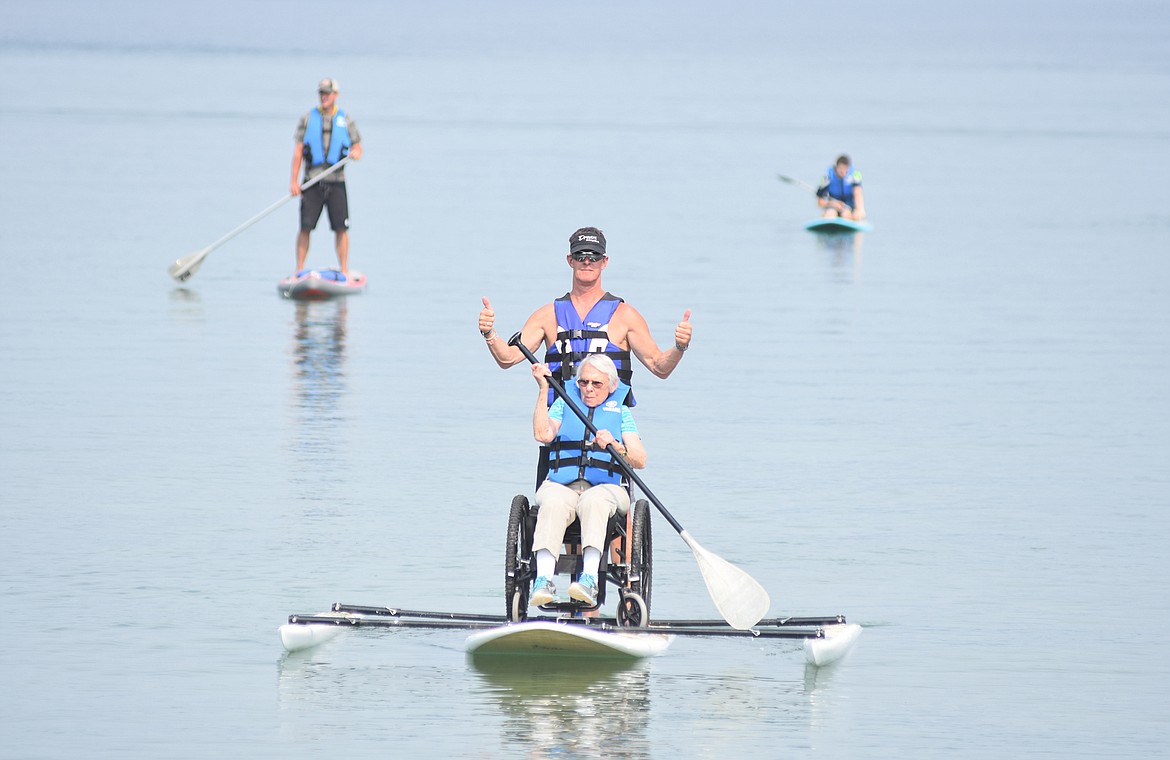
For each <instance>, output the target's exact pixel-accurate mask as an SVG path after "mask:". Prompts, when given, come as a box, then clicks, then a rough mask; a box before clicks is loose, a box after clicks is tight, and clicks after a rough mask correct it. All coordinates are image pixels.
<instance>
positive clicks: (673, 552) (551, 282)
mask: <svg viewBox="0 0 1170 760" xmlns="http://www.w3.org/2000/svg"><path fill="white" fill-rule="evenodd" d="M0 9H3V11H4V13H3V16H4V19H5V21H4V24H3V27H2V28H0V67H2V70H3V71H4V74H5V76H4V80H5V83H6V85H7V88H8V97H6V98H5V99H4V102H3V103H2V104H0V132H2V134H3V136H4V138H5V140H4V142H5V144H6V145H7V146H8V148H9V151H8V156H9V157H8V160H7V161H6V168H7V172H8V175H9V181H7V182H5V183H3V184H0V208H2V209H3V210H4V216H3V219H4V224H3V225H0V251H2V252H3V255H4V260H5V262H6V267H7V268H6V271H7V277H6V279H5V283H6V288H5V294H4V298H3V299H2V301H0V314H2V318H0V353H2V358H0V401H2V402H3V408H4V416H5V419H4V425H3V428H2V432H0V578H2V583H0V610H2V615H3V621H4V630H5V632H6V635H7V636H8V639H7V641H6V642H5V643H6V646H5V647H4V649H3V654H0V672H2V673H3V680H4V683H5V688H4V689H3V690H2V693H0V715H2V716H3V719H2V720H0V757H6V758H7V757H11V758H74V757H86V758H106V757H119V758H126V757H176V758H178V757H183V758H185V757H204V756H207V755H208V754H209V753H218V754H221V755H226V756H235V757H276V756H280V757H311V756H320V755H321V754H322V753H330V754H332V753H338V754H347V755H353V756H364V757H368V756H374V755H379V756H384V755H387V754H396V755H404V756H408V757H409V756H422V755H427V756H432V755H433V756H449V757H461V758H462V757H466V758H506V757H516V756H524V757H595V756H606V757H622V758H666V757H697V758H714V757H727V756H740V755H744V754H747V753H751V754H753V755H755V756H767V757H776V756H782V755H786V754H794V753H801V752H804V753H809V752H816V753H817V754H823V755H825V756H835V757H845V758H854V757H858V758H859V757H889V756H905V757H940V756H944V755H945V756H947V757H952V758H956V757H958V758H968V757H970V758H984V757H1034V756H1050V757H1103V756H1107V757H1143V758H1144V757H1152V756H1157V755H1160V754H1163V753H1164V752H1165V746H1166V742H1167V740H1168V739H1170V728H1168V723H1167V720H1166V717H1165V711H1166V706H1167V704H1168V702H1170V699H1168V698H1170V687H1168V686H1167V683H1168V679H1170V657H1167V654H1166V651H1165V648H1164V647H1163V646H1162V643H1161V636H1160V634H1159V631H1162V630H1164V629H1166V627H1167V626H1168V625H1170V597H1168V595H1167V593H1166V578H1167V577H1168V572H1170V568H1168V562H1167V559H1166V549H1165V547H1166V545H1167V539H1170V516H1168V515H1170V511H1168V507H1170V468H1168V464H1170V392H1168V390H1167V388H1168V384H1167V382H1166V380H1167V377H1170V211H1168V210H1167V205H1166V203H1165V199H1164V193H1163V192H1162V190H1161V188H1160V183H1161V180H1162V178H1164V177H1166V176H1168V175H1170V139H1168V138H1170V129H1168V127H1167V124H1170V43H1168V42H1167V40H1168V39H1170V35H1168V34H1167V32H1168V31H1170V6H1167V5H1166V4H1164V3H1158V2H1152V1H1150V2H1137V1H1135V2H1120V3H1103V2H1061V3H1058V2H1055V1H1054V0H1053V1H1051V2H1049V1H1048V0H1023V1H1022V2H1010V3H1009V2H1006V1H1004V2H992V3H981V4H970V5H968V6H966V7H965V8H964V9H962V10H959V9H953V8H947V7H946V6H939V5H938V4H928V3H923V2H915V1H914V0H895V2H893V3H886V4H878V5H875V4H870V3H854V2H844V3H835V4H832V5H824V6H815V7H814V6H809V5H807V4H795V3H764V2H759V3H746V2H745V3H731V4H723V5H719V6H715V5H709V4H706V3H697V2H683V3H678V4H671V5H670V6H667V5H655V6H650V5H648V4H647V5H637V4H626V3H617V2H601V3H593V4H589V5H587V6H579V5H569V4H564V3H556V4H550V3H536V2H517V3H495V4H487V3H482V4H481V3H471V2H439V3H429V4H424V3H394V4H388V3H374V2H361V1H360V0H359V1H358V2H355V3H350V4H347V5H346V6H345V7H344V8H341V7H339V8H337V9H327V8H325V7H323V6H320V5H317V4H310V3H305V2H302V1H301V0H295V1H294V2H282V3H276V2H251V3H233V4H229V3H226V2H222V0H214V1H212V2H206V3H199V4H194V5H188V6H173V5H167V4H159V5H157V6H154V5H146V4H139V3H134V2H129V0H121V1H114V2H105V3H101V4H97V3H93V4H91V3H83V2H79V1H78V0H57V1H55V2H54V1H53V0H46V2H43V3H38V4H36V5H35V6H34V5H33V4H29V3H23V2H3V3H0ZM326 16H328V17H331V18H333V19H335V20H334V21H333V22H332V23H330V25H329V28H327V29H317V28H315V25H316V24H317V23H318V20H319V19H322V18H323V17H326ZM324 76H333V77H336V78H337V79H339V80H340V82H341V86H342V95H341V104H342V107H344V108H346V109H348V110H349V111H350V112H351V113H352V114H353V116H354V119H355V120H356V122H357V124H358V126H359V128H360V129H361V132H362V135H363V138H364V139H363V142H364V144H365V155H364V157H363V160H362V161H361V162H360V163H359V164H358V165H356V166H354V167H353V168H352V170H351V171H350V172H348V174H349V191H350V198H351V218H352V225H353V227H352V233H351V239H352V243H351V255H350V262H351V265H352V266H353V267H354V268H356V269H360V270H362V271H364V272H366V273H367V274H368V275H369V278H370V286H369V290H368V292H367V293H366V294H365V295H362V296H360V297H355V298H352V299H350V300H348V301H343V302H328V303H315V304H308V305H303V304H294V303H291V302H286V301H282V300H281V299H280V298H279V297H278V296H277V293H276V282H277V280H278V279H280V277H282V276H284V275H285V274H287V273H288V271H290V270H291V268H292V266H293V240H294V237H295V228H296V207H295V204H288V205H287V206H286V207H284V208H281V209H280V210H278V211H277V212H276V213H274V214H272V215H271V216H270V217H268V218H266V219H264V220H263V221H261V222H258V223H257V224H255V225H254V226H252V227H251V228H249V229H248V230H247V231H245V232H244V233H242V234H241V235H240V236H239V237H237V238H236V239H234V240H232V241H231V242H229V243H227V244H225V245H223V246H222V247H220V248H218V249H216V250H215V251H214V252H213V253H212V254H211V255H210V256H209V257H208V259H207V260H206V261H205V263H204V265H203V267H202V269H200V270H199V272H198V273H197V274H196V275H195V276H194V277H193V278H192V279H191V280H189V281H188V282H187V283H185V284H184V285H182V286H178V285H176V284H175V283H174V282H173V281H171V280H170V279H169V278H168V277H167V275H166V271H165V270H166V267H167V265H168V264H169V263H171V262H172V261H173V260H175V259H176V258H178V257H180V256H183V255H185V254H188V253H191V252H194V251H196V250H199V249H200V248H202V247H204V246H206V245H208V244H209V243H211V242H212V241H214V240H216V239H217V238H219V237H220V236H221V235H223V234H224V233H226V232H228V231H230V230H232V229H233V228H235V227H236V226H237V225H239V224H241V223H242V222H244V221H245V220H247V219H248V218H249V217H251V216H252V215H253V214H255V213H257V212H259V211H260V210H261V209H263V208H265V207H266V206H267V205H269V204H270V203H272V202H274V201H276V200H278V199H279V198H280V197H281V196H282V194H284V193H285V192H286V191H287V187H286V186H287V181H288V171H289V159H290V157H291V148H290V146H291V143H292V132H293V127H294V125H295V122H296V118H297V117H298V116H299V115H300V114H301V113H303V112H304V111H306V110H307V109H308V108H309V107H311V106H312V105H313V103H314V102H315V92H314V89H313V88H314V85H315V83H316V82H317V80H318V79H320V78H321V77H324ZM843 151H844V152H849V153H850V154H851V155H853V157H854V159H855V161H856V162H857V165H858V166H859V167H860V168H861V170H862V171H863V173H864V176H865V179H866V191H867V193H866V197H867V207H868V210H869V213H870V220H871V221H872V222H873V224H874V227H875V229H874V231H873V232H870V233H866V234H864V235H858V236H856V237H853V238H834V239H826V238H821V237H817V236H814V235H812V234H810V233H807V232H805V231H804V230H803V229H802V227H801V224H802V223H803V222H804V221H806V220H807V219H809V218H811V217H812V216H813V215H814V214H815V209H814V206H813V203H812V200H811V197H809V196H808V195H806V194H805V193H803V192H802V191H800V190H799V189H797V188H795V187H793V186H791V185H786V184H783V183H781V182H779V181H778V180H777V178H776V174H777V173H783V174H787V175H790V176H796V177H800V178H803V179H805V180H806V181H810V182H815V181H816V180H817V178H818V176H819V175H820V173H821V171H822V170H823V169H824V167H825V166H826V165H827V164H828V163H829V162H830V161H831V160H832V159H833V157H835V156H836V154H838V153H840V152H843ZM1135 182H1136V183H1137V184H1136V185H1135V184H1134V183H1135ZM583 225H596V226H599V227H601V228H602V229H604V230H605V232H606V234H607V236H608V238H609V253H610V263H609V266H608V269H607V270H606V273H605V283H606V285H607V287H608V288H609V289H610V290H611V291H613V292H615V293H617V294H618V295H621V296H623V297H625V298H626V299H627V300H629V301H630V302H631V303H633V304H634V305H636V306H637V307H638V308H639V310H640V311H642V313H643V314H644V315H645V316H646V318H647V320H648V321H649V324H650V326H651V329H652V330H653V332H654V334H655V337H656V338H657V339H658V340H659V341H660V342H663V343H665V342H667V341H669V339H670V336H671V332H672V329H673V325H674V324H675V322H677V321H678V319H679V318H680V317H681V316H682V314H683V312H684V310H685V309H688V308H689V309H691V310H692V321H693V323H694V326H695V338H694V343H693V350H691V351H690V352H689V353H688V354H687V355H686V358H685V359H684V361H683V362H682V364H681V365H680V367H679V369H678V370H677V371H676V372H675V374H674V375H673V376H672V377H671V378H670V379H669V380H668V381H665V382H663V381H659V380H656V379H653V378H651V377H650V376H649V373H648V372H646V371H645V370H642V371H640V372H638V373H637V375H636V380H635V385H636V387H637V388H638V390H639V401H640V403H639V406H638V409H637V415H638V421H639V425H640V427H641V428H642V431H643V435H644V438H645V441H646V444H647V448H648V451H649V453H650V466H649V467H648V469H647V470H645V471H644V473H643V479H644V481H645V482H646V483H647V485H648V486H649V487H650V488H652V489H653V490H654V493H655V494H656V495H657V496H658V497H659V499H660V500H661V501H662V502H663V503H664V504H665V505H667V507H668V508H669V509H670V510H671V512H672V513H673V514H674V516H675V517H677V518H678V520H679V521H680V522H681V523H682V524H683V525H684V526H686V528H687V529H688V530H689V531H690V533H691V534H692V535H694V536H695V538H696V539H697V540H699V541H700V542H701V543H702V544H703V545H704V546H706V547H707V548H708V549H710V550H712V551H714V552H715V553H717V554H719V555H720V556H723V557H726V558H727V559H729V560H731V561H733V562H734V563H736V564H737V565H739V566H740V567H742V568H744V569H745V570H746V571H748V572H749V573H751V574H752V575H753V576H754V577H755V578H757V579H758V580H760V582H761V583H762V584H763V585H764V586H765V587H766V588H767V589H768V591H769V593H770V594H771V596H772V613H771V614H773V615H777V616H778V615H788V614H796V615H805V614H835V613H838V612H841V613H845V614H846V615H847V616H848V617H849V619H850V621H851V622H857V623H861V624H862V625H863V626H864V627H865V629H866V630H865V633H864V634H863V636H862V637H861V639H860V642H859V644H858V646H857V647H856V650H855V651H854V652H853V653H852V654H851V655H850V656H849V658H847V659H846V660H844V661H842V662H840V663H838V664H837V665H834V666H832V667H829V668H823V669H820V670H817V669H813V668H809V667H806V666H805V665H804V664H803V660H802V657H801V655H800V653H799V651H798V648H797V646H796V645H794V644H788V643H784V642H776V641H757V642H751V641H743V640H718V639H716V640H709V639H691V640H683V639H680V640H678V641H676V643H675V644H674V646H673V647H672V649H671V650H670V651H669V653H668V654H667V655H666V656H664V657H660V658H656V659H654V660H652V661H649V662H647V663H644V664H643V665H640V666H638V667H634V668H631V669H625V670H606V669H601V668H590V669H588V670H585V671H582V670H579V669H577V670H574V669H568V670H559V671H556V672H548V671H547V670H546V666H544V665H533V666H532V667H515V666H513V667H506V668H484V667H480V666H476V665H475V664H473V663H470V662H468V661H467V659H466V656H465V655H464V653H463V640H464V638H465V634H464V633H462V632H459V631H437V632H429V633H427V632H412V631H389V632H379V631H354V632H349V633H347V634H345V635H343V636H341V637H339V638H337V639H335V640H334V641H332V642H330V643H329V644H327V645H325V646H322V647H320V648H318V649H316V650H310V651H308V652H304V653H300V654H297V655H285V654H284V653H283V650H282V649H281V647H280V643H279V640H278V638H277V635H276V628H277V626H278V625H280V624H281V623H282V622H284V620H285V618H286V617H287V615H288V614H289V613H292V612H301V613H311V612H317V611H320V610H323V609H326V608H327V607H328V605H329V604H330V603H332V602H334V601H343V602H352V603H363V604H379V605H392V606H399V607H405V608H413V609H437V610H459V611H467V612H488V613H500V612H502V611H503V598H502V585H503V584H502V581H503V577H502V575H503V571H502V566H503V543H504V533H505V528H506V520H507V517H506V515H507V506H508V503H509V501H510V500H511V498H512V496H513V495H515V494H516V493H524V492H530V491H531V488H532V482H531V481H532V474H533V471H532V467H533V463H534V456H535V455H534V451H533V444H532V443H531V441H530V438H529V436H530V429H529V428H530V421H529V418H530V414H531V411H530V410H531V405H532V402H533V398H534V390H533V384H532V382H531V380H530V378H529V377H528V376H527V372H526V371H525V370H524V369H523V368H519V367H518V368H515V369H513V370H511V371H508V372H503V371H500V370H498V369H496V367H495V365H494V363H493V362H492V361H491V360H490V358H489V357H488V355H487V352H486V351H485V349H484V347H483V345H482V341H481V339H480V337H479V335H478V334H477V332H476V329H475V319H476V314H477V313H478V310H479V308H480V299H481V297H483V296H485V295H486V296H489V297H490V298H491V299H492V303H493V305H494V306H495V308H496V311H497V315H498V320H499V326H500V332H501V333H503V334H505V335H507V334H510V333H511V332H512V331H514V330H516V329H519V327H520V326H521V325H522V323H523V321H524V319H525V318H526V317H527V316H528V314H529V313H530V312H531V311H532V310H533V309H535V308H536V307H537V306H539V305H540V304H542V303H545V302H547V301H549V300H551V299H552V298H553V297H555V296H557V295H560V294H561V293H563V292H564V291H565V290H566V289H567V288H568V286H569V271H568V268H567V267H566V266H565V265H564V263H563V261H564V259H563V253H564V249H565V245H566V239H567V236H568V234H569V233H570V232H571V231H572V230H573V229H575V228H577V227H579V226H583ZM328 238H329V233H328V231H327V229H325V228H324V222H322V228H321V229H318V231H317V232H316V233H315V235H314V237H313V248H312V251H311V253H310V263H312V264H315V265H317V266H325V265H329V264H330V263H331V262H332V261H333V256H332V252H331V246H330V244H329V243H330V241H329V239H328ZM654 528H655V532H656V536H655V555H654V578H655V582H654V585H655V593H654V609H653V614H654V616H655V617H660V618H669V617H714V616H715V610H714V607H713V606H712V604H711V603H710V601H709V600H708V598H707V596H706V593H705V591H704V588H703V585H702V581H701V577H700V575H699V573H698V572H697V569H696V566H695V563H694V560H693V557H692V555H691V553H690V551H689V550H688V549H687V548H686V546H685V545H684V544H683V542H682V541H681V540H679V539H678V538H677V537H676V536H675V535H674V534H673V531H672V530H671V528H670V526H669V525H668V524H667V523H666V521H665V520H662V519H658V516H657V515H656V516H655V522H654Z"/></svg>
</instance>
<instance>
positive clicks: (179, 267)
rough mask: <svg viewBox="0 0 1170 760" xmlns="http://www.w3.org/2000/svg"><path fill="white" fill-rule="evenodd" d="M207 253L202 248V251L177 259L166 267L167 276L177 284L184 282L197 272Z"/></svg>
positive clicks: (206, 250)
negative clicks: (176, 281)
mask: <svg viewBox="0 0 1170 760" xmlns="http://www.w3.org/2000/svg"><path fill="white" fill-rule="evenodd" d="M208 253H210V250H209V249H207V248H204V249H203V250H202V251H199V252H197V253H193V254H191V255H190V256H184V257H183V258H181V259H177V260H176V261H175V263H174V264H171V265H170V266H169V267H167V274H169V275H170V276H171V277H173V278H175V279H176V280H178V281H179V282H184V281H185V280H186V279H187V278H188V277H190V276H191V275H193V274H195V272H196V271H198V270H199V265H200V264H202V263H203V259H205V258H207V254H208Z"/></svg>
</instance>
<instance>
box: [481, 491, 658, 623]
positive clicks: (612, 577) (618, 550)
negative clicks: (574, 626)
mask: <svg viewBox="0 0 1170 760" xmlns="http://www.w3.org/2000/svg"><path fill="white" fill-rule="evenodd" d="M542 479H543V478H541V477H538V482H539V481H540V480H542ZM622 485H623V487H625V488H626V490H627V491H628V490H630V487H629V484H628V483H624V482H623V484H622ZM630 502H631V503H630V509H629V511H627V512H626V513H625V514H624V515H623V514H615V515H614V516H613V517H611V518H610V519H609V525H608V527H607V528H606V550H605V551H603V552H602V553H601V564H600V566H599V567H598V572H597V603H596V604H592V605H590V604H588V603H587V602H581V601H577V600H575V599H570V600H569V601H566V602H562V601H554V602H550V603H549V604H545V605H542V606H541V607H540V609H541V610H544V611H546V612H553V613H556V614H557V615H568V616H571V617H584V616H587V615H590V613H593V614H596V612H597V611H598V610H599V609H600V608H601V606H602V605H603V604H605V598H606V589H607V587H608V586H609V585H611V584H612V585H613V586H614V588H615V589H616V591H617V594H618V604H617V616H616V617H617V624H618V625H619V626H623V627H630V628H644V627H646V626H647V625H649V623H650V582H651V578H652V575H653V573H652V569H653V568H652V565H653V557H652V541H651V533H650V505H649V503H648V502H647V501H646V500H645V499H638V500H636V501H635V500H633V499H631V500H630ZM539 510H540V508H539V507H538V506H536V505H535V504H529V501H528V497H527V496H525V495H524V494H519V495H517V496H515V497H514V498H513V499H512V506H511V509H510V511H509V513H508V540H507V546H506V550H505V555H504V599H505V603H506V615H507V620H508V621H509V622H512V623H519V622H523V621H524V620H526V619H527V618H528V596H529V594H530V593H531V591H532V582H533V581H534V580H535V579H536V553H535V552H534V551H533V550H532V541H533V536H534V534H535V532H536V517H537V514H538V512H539ZM583 554H584V550H583V547H582V546H581V523H580V521H579V520H573V523H572V524H571V525H570V526H569V527H568V528H567V529H566V530H565V538H564V548H563V549H562V553H561V555H560V556H559V557H558V558H557V564H556V571H555V572H556V574H557V575H569V576H571V579H572V581H574V582H575V581H576V580H577V578H578V576H580V574H581V569H582V564H583V559H584V558H583Z"/></svg>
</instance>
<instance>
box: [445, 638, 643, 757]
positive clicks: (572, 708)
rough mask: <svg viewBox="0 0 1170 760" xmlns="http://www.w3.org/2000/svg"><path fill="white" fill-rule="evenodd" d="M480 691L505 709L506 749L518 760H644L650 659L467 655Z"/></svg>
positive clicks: (502, 728)
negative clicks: (597, 759)
mask: <svg viewBox="0 0 1170 760" xmlns="http://www.w3.org/2000/svg"><path fill="white" fill-rule="evenodd" d="M468 663H469V665H470V668H471V671H472V672H473V673H474V674H475V675H476V676H477V677H478V688H477V689H476V691H477V692H478V693H480V694H481V695H483V696H485V698H486V699H485V701H488V702H495V703H496V704H498V705H499V708H500V712H501V715H502V722H501V724H500V727H499V728H500V730H499V731H498V734H499V736H500V737H501V741H502V742H504V743H505V746H504V747H503V749H504V750H505V751H510V752H514V753H515V754H516V755H517V756H520V757H533V758H545V757H554V756H555V757H614V758H630V759H636V758H646V757H649V756H650V745H649V742H648V738H647V735H646V721H647V716H648V715H649V709H650V675H649V671H648V669H647V665H646V664H645V663H644V662H634V663H626V662H623V661H615V660H600V659H587V658H580V659H572V658H569V659H567V658H561V657H515V658H513V657H475V658H472V657H469V658H468Z"/></svg>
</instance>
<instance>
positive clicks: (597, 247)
mask: <svg viewBox="0 0 1170 760" xmlns="http://www.w3.org/2000/svg"><path fill="white" fill-rule="evenodd" d="M584 251H590V252H592V253H600V254H601V255H602V256H604V255H605V234H604V233H602V231H601V230H599V229H597V228H596V227H582V228H581V229H579V230H577V231H576V232H574V233H573V234H572V235H570V236H569V255H572V254H574V253H582V252H584Z"/></svg>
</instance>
